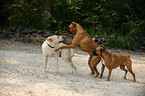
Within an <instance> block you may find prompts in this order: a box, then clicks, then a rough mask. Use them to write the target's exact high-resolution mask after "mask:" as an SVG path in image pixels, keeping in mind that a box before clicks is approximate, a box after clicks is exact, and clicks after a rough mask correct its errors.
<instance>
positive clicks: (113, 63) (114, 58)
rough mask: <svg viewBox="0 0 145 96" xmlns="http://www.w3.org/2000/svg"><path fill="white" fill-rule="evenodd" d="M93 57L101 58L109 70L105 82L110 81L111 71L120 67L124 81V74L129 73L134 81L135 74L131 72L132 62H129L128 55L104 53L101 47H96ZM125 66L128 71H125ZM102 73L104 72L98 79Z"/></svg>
mask: <svg viewBox="0 0 145 96" xmlns="http://www.w3.org/2000/svg"><path fill="white" fill-rule="evenodd" d="M93 55H95V56H101V57H102V58H103V59H104V61H105V65H106V67H107V68H108V70H109V74H108V78H107V80H106V81H110V75H111V72H112V69H114V68H117V67H118V66H120V69H121V70H123V71H125V75H124V79H126V74H127V72H128V71H129V72H130V73H131V74H132V76H133V81H136V79H135V74H134V73H133V71H132V61H131V60H130V55H128V56H127V55H121V54H112V53H109V52H108V51H106V50H105V49H104V48H103V47H97V48H96V50H94V51H93ZM125 66H126V67H127V69H128V70H126V69H125ZM103 72H104V70H103V71H102V72H101V75H100V78H102V76H103Z"/></svg>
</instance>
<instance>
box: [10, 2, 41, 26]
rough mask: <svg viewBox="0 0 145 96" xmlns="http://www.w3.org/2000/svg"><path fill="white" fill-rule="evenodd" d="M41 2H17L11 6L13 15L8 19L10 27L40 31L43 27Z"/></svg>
mask: <svg viewBox="0 0 145 96" xmlns="http://www.w3.org/2000/svg"><path fill="white" fill-rule="evenodd" d="M40 1H41V0H32V1H31V2H27V1H26V0H15V2H14V4H10V7H9V10H11V15H10V16H9V18H8V20H9V25H10V26H22V27H26V28H36V29H39V28H40V27H41V25H40V17H41V14H40Z"/></svg>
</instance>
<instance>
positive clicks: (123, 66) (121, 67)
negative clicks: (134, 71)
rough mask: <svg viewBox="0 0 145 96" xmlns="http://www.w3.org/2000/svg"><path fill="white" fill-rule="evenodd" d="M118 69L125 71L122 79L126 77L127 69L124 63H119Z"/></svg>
mask: <svg viewBox="0 0 145 96" xmlns="http://www.w3.org/2000/svg"><path fill="white" fill-rule="evenodd" d="M120 69H121V70H123V71H125V75H124V79H126V75H127V72H128V70H126V69H125V65H120Z"/></svg>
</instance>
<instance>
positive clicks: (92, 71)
mask: <svg viewBox="0 0 145 96" xmlns="http://www.w3.org/2000/svg"><path fill="white" fill-rule="evenodd" d="M92 57H93V56H91V55H90V57H89V60H88V65H89V68H90V70H91V74H92V75H93V74H95V72H94V70H93V68H92V67H91V64H90V61H91V59H92Z"/></svg>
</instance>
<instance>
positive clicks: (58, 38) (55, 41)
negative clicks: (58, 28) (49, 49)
mask: <svg viewBox="0 0 145 96" xmlns="http://www.w3.org/2000/svg"><path fill="white" fill-rule="evenodd" d="M46 40H47V41H49V42H51V43H53V45H57V44H59V42H62V41H63V38H62V36H57V35H53V36H50V37H48V38H47V39H46Z"/></svg>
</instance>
